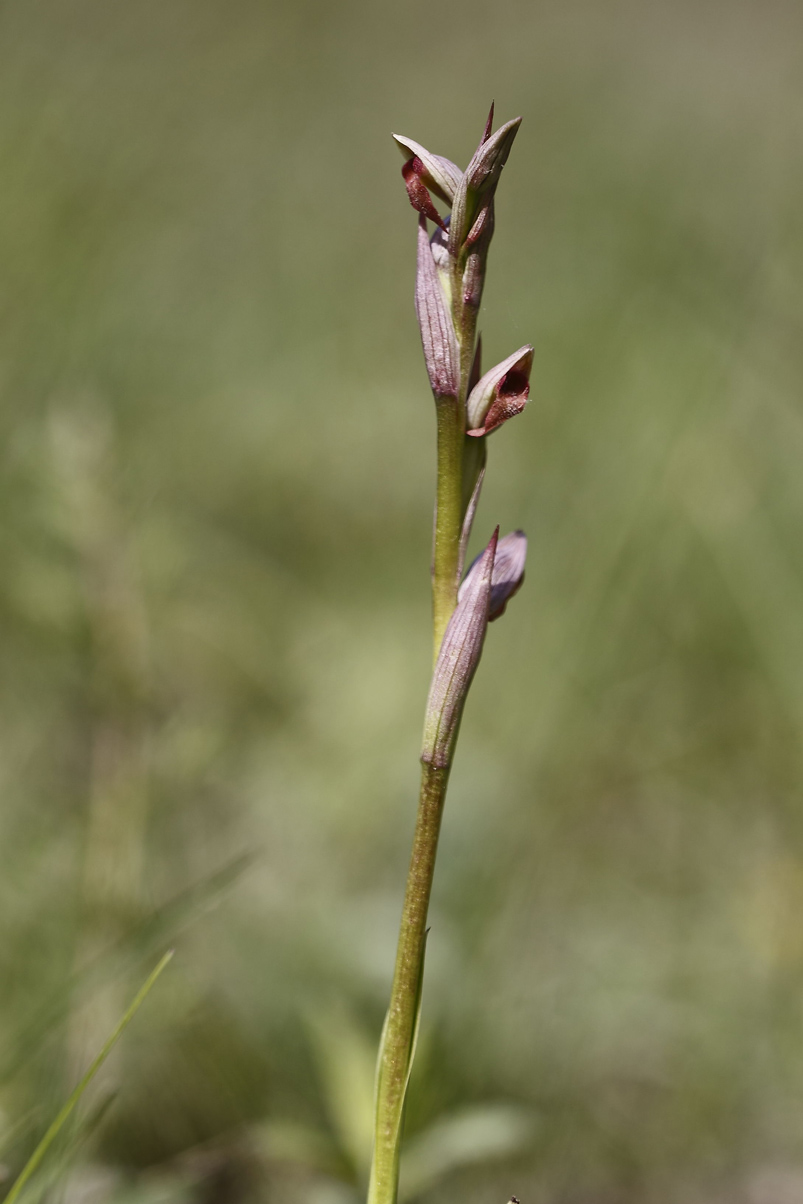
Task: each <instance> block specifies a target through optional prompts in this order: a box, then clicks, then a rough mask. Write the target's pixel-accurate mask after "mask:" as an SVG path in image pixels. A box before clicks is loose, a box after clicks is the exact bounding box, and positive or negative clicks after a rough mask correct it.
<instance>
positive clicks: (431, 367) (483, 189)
mask: <svg viewBox="0 0 803 1204" xmlns="http://www.w3.org/2000/svg"><path fill="white" fill-rule="evenodd" d="M492 122H493V105H492V106H491V112H490V113H489V115H488V121H487V123H486V126H485V131H484V133H483V136H482V139H481V141H480V144H479V146H478V147H477V150H476V151H475V152H474V155H473V156H472V158H471V162H470V163H469V165H468V167H467V168H466V170H465V171H461V170H460V168H459V167H457V165H456V164H454V163H452V161H451V160H450V159H446V158H444V156H442V155H434V154H432V152H431V151H428V150H427V149H426V147H424V146H422V145H421V144H420V143H419V142H415V141H414V140H413V139H412V138H405V137H402V136H401V135H399V134H394V135H393V137H394V138H395V140H396V142H397V144H398V146H399V148H400V150H401V151H402V153H403V154H404V156H405V164H404V167H403V168H402V175H403V177H404V182H405V185H406V188H407V195H408V197H409V198H410V203H411V205H412V206H413V208H414V209H415V210H416V211H417V212H418V213H419V215H420V217H419V235H418V271H417V276H416V310H417V313H418V322H419V326H420V328H421V339H422V343H423V347H424V359H425V362H426V366H427V372H428V375H429V380H430V384H431V386H432V391H433V393H434V395H435V400H436V401H439V400H441V399H443V398H453V399H458V400H459V402H460V404H461V405H462V406H464V407H465V418H466V428H467V434H469V435H474V436H478V437H479V436H484V435H488V434H490V433H491V431H494V430H496V429H497V428H498V427H499V426H501V425H502V424H503V423H504V422H506V421H507V420H508V418H512V417H513V416H514V415H515V414H519V413H521V411H522V409H523V408H524V406H525V404H526V402H527V398H528V395H529V378H530V370H531V367H532V350H533V349H532V347H531V346H529V344H528V345H526V346H524V347H521V348H519V350H518V351H516V352H514V353H513V354H512V355H509V356H508V357H507V358H506V359H505V360H503V361H502V362H501V363H500V364H497V365H496V367H495V368H492V369H491V370H490V372H487V373H486V374H485V375H484V376H482V377H481V376H480V373H481V367H480V352H479V347H477V348H476V349H475V340H476V326H477V316H478V312H479V306H480V301H481V299H482V291H483V286H484V284H485V270H486V263H487V256H488V247H489V245H490V242H491V238H492V235H493V230H494V196H495V193H496V187H497V184H498V182H499V177H500V175H501V172H502V168H503V167H504V165H505V163H506V161H507V157H508V155H509V154H510V148H511V147H512V145H513V140H514V138H515V137H516V134H517V133H518V129H519V126H520V124H521V118H520V117H516V118H514V119H513V120H512V121H508V122H507V123H506V124H505V125H503V126H501V127H500V128H499V129H498V130H497V131H496V133H491V128H492ZM433 198H437V199H438V200H440V201H444V202H445V203H446V204H447V205H449V206H450V207H451V214H450V215H448V216H446V217H442V216H441V214H440V212H439V211H438V209H437V207H436V204H435V199H433ZM427 219H429V220H430V221H432V222H434V223H435V226H436V227H437V228H436V230H435V233H434V235H433V236H432V238H431V239H430V237H429V234H428V232H427V225H426V222H427Z"/></svg>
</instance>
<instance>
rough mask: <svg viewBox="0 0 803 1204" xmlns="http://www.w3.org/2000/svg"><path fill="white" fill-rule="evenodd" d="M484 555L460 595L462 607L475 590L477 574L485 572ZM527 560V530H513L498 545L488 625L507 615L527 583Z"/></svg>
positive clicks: (474, 566)
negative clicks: (475, 576)
mask: <svg viewBox="0 0 803 1204" xmlns="http://www.w3.org/2000/svg"><path fill="white" fill-rule="evenodd" d="M481 558H482V554H480V556H478V557H477V559H476V560H474V561H473V562H472V564H471V565H470V566H469V570H468V572H467V573H466V576H465V579H464V581H463V584H462V585H461V586H460V592H459V593H458V596H457V597H458V604H459V603H460V601H461V599H462V598H463V596H464V594H465V593H466V592H467V591H468V590H470V589H472V581H473V577H474V574H475V573H476V572H479V571H481V569H480V560H481ZM526 559H527V536H526V535H525V534H524V532H523V531H511V532H510V534H509V535H505V536H504V537H503V538H502V539H500V540H499V543H498V544H497V545H496V555H495V556H494V565H493V573H492V575H491V596H490V600H489V603H488V622H489V623H493V621H494V619H498V618H499V617H500V615H503V614H504V613H505V607H506V606H507V604H508V602H509V601H510V599H511V598H512V597H513V595H514V594H515V593H517V592H518V591H519V590H520V589H521V583H522V581H523V580H524V564H525V561H526Z"/></svg>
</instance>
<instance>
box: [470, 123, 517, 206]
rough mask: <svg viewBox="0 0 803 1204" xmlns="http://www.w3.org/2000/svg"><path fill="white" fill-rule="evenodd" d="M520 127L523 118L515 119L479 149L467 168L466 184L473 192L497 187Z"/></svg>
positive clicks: (481, 144)
mask: <svg viewBox="0 0 803 1204" xmlns="http://www.w3.org/2000/svg"><path fill="white" fill-rule="evenodd" d="M520 125H521V118H520V117H514V118H513V120H512V121H508V122H506V123H505V124H504V125H500V127H499V129H498V130H497V131H496V133H495V134H491V136H490V138H488V139H486V140H485V141H484V142H481V143H480V145H479V146H478V147H477V149H476V150H475V152H474V154H473V156H472V158H471V162H470V163H469V165H468V167H467V168H466V184H467V185H468V188H469V189H470V190H471V191H472V192H485V191H486V190H487V189H488V188H492V187H495V186H496V184H497V182H498V180H499V176H500V174H501V172H502V168H503V167H504V166H505V163H506V162H507V157H508V155H509V154H510V148H511V146H512V145H513V139H514V138H515V137H516V134H517V133H518V132H519V126H520Z"/></svg>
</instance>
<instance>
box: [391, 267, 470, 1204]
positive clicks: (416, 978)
mask: <svg viewBox="0 0 803 1204" xmlns="http://www.w3.org/2000/svg"><path fill="white" fill-rule="evenodd" d="M461 280H462V265H461V264H458V263H456V264H455V265H454V277H453V287H452V295H453V297H454V298H455V305H454V321H455V331H456V333H457V339H458V343H459V345H460V386H459V390H458V396H457V397H442V398H439V399H438V401H437V421H438V479H437V492H436V502H435V538H434V547H433V555H432V611H433V641H434V655H435V660H437V657H438V652H439V651H440V646H441V642H442V640H443V636H444V632H445V631H446V627H447V624H448V622H449V619H450V618H451V617H452V612H453V611H454V608H455V606H456V605H457V590H458V586H459V580H458V573H459V561H460V537H461V534H462V529H463V515H464V511H465V499H464V497H463V492H464V490H463V467H464V454H465V442H466V433H465V432H466V419H465V414H466V393H467V389H468V380H469V376H470V374H471V364H472V360H473V357H474V337H475V329H476V311H475V310H474V309H472V308H470V307H469V306H467V305H464V304H463V298H462V291H461V288H462V285H461ZM469 467H470V468H471V469H472V470H473V468H474V467H475V466H474V464H473V460H471V462H470V465H469ZM467 484H468V482H467ZM471 488H473V482H472V483H471ZM470 491H471V490H470V489H469V493H470ZM450 768H451V766H446V767H445V768H435V767H434V766H432V765H428V764H426V763H424V764H423V770H422V775H421V793H420V796H419V803H418V816H417V818H416V825H415V835H414V837H413V852H412V857H411V859H410V869H409V872H408V874H407V887H406V890H405V895H404V907H403V909H402V920H401V928H400V931H399V944H398V947H397V951H396V969H395V972H394V975H393V986H392V988H391V994H390V1007H389V1009H388V1015H387V1019H386V1021H385V1031H384V1033H383V1036H382V1045H381V1047H380V1051H379V1064H378V1066H377V1091H376V1132H375V1137H374V1156H373V1162H372V1165H371V1179H370V1183H369V1187H368V1204H396V1198H397V1194H398V1183H399V1156H400V1150H401V1136H402V1122H403V1119H404V1097H405V1093H406V1090H407V1081H408V1079H409V1076H410V1067H411V1065H412V1059H413V1052H414V1045H415V1035H416V1028H417V1024H418V1015H419V1010H420V1004H421V979H422V975H423V969H424V946H425V944H426V932H427V929H426V925H427V911H428V909H429V898H430V894H431V892H432V879H433V876H434V873H435V855H436V853H437V850H438V834H439V832H440V826H441V815H442V813H443V803H444V799H445V798H446V785H447V782H448V780H449V769H450Z"/></svg>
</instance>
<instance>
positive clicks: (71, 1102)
mask: <svg viewBox="0 0 803 1204" xmlns="http://www.w3.org/2000/svg"><path fill="white" fill-rule="evenodd" d="M172 956H173V950H172V949H171V950H170V951H169V952H168V953H166V954H165V955H164V957H163V958H162V960H161V961H160V962H159V964H158V966H157V967H156V969H155V970H152V971H151V973H150V974H149V975H148V977H147V978H146V980H145V982H144V983H143V984H142V986H141V987H140V989H139V990H138V991H137V993H136V995H135V996H134V998H133V1000H132V1001H131V1003H130V1004H129V1007H128V1009H127V1011H126V1012H125V1013H124V1015H123V1016H122V1018H121V1019H120V1021H119V1022H118V1024H117V1027H116V1028H115V1029H114V1032H112V1034H111V1035H110V1036H109V1037H108V1038H107V1040H106V1043H105V1045H104V1046H103V1048H102V1049H101V1051H100V1053H99V1054H98V1055H97V1057H96V1058H95V1059H94V1061H93V1062H92V1064H91V1066H90V1067H89V1069H88V1070H87V1072H86V1074H85V1075H84V1076H83V1078H82V1079H81V1080H80V1082H79V1083H78V1085H77V1087H76V1088H75V1090H74V1091H73V1092H72V1094H71V1095H70V1097H69V1099H68V1100H67V1101H66V1103H65V1104H64V1106H63V1107H62V1109H61V1111H60V1112H59V1113H58V1115H57V1116H56V1118H55V1120H54V1121H53V1123H52V1124H51V1125H50V1128H49V1129H48V1130H47V1132H46V1133H45V1135H44V1137H43V1138H42V1140H41V1141H40V1142H39V1145H38V1146H37V1147H36V1149H35V1150H34V1152H33V1153H32V1154H31V1156H30V1158H29V1159H28V1161H27V1162H26V1164H25V1166H24V1167H23V1168H22V1170H21V1172H20V1174H19V1176H18V1178H17V1180H16V1181H15V1183H14V1186H13V1187H12V1188H11V1191H10V1192H9V1193H8V1195H7V1196H6V1198H5V1204H15V1201H16V1200H17V1199H19V1196H20V1193H21V1192H22V1189H23V1188H24V1187H25V1185H26V1183H27V1182H28V1181H29V1179H30V1178H31V1176H32V1175H33V1174H34V1172H35V1171H36V1170H37V1169H38V1167H39V1164H40V1163H41V1161H42V1159H43V1158H44V1156H45V1154H46V1153H47V1151H48V1150H49V1149H50V1146H51V1145H52V1144H53V1142H54V1141H55V1139H56V1137H57V1136H58V1134H59V1132H60V1131H61V1129H62V1127H63V1125H64V1124H65V1122H66V1121H67V1120H68V1119H69V1117H70V1115H71V1113H72V1111H73V1109H74V1108H75V1106H76V1104H77V1103H78V1101H79V1100H80V1098H81V1096H82V1095H83V1094H84V1092H85V1091H86V1089H87V1087H88V1086H89V1084H90V1083H91V1082H92V1079H93V1078H94V1077H95V1075H96V1074H97V1072H98V1071H99V1070H100V1068H101V1066H102V1065H103V1063H104V1062H105V1061H106V1059H107V1058H108V1056H109V1054H110V1053H111V1051H112V1049H113V1048H114V1046H115V1045H116V1044H117V1042H118V1040H119V1039H120V1037H121V1036H122V1034H123V1031H124V1029H126V1028H127V1027H128V1025H129V1024H130V1022H131V1021H132V1020H133V1018H134V1016H135V1015H136V1013H137V1012H138V1011H139V1008H140V1005H141V1004H142V1003H143V1002H144V999H145V996H146V995H147V994H148V993H149V991H150V989H151V987H152V986H153V985H154V983H155V982H156V980H157V978H158V977H159V975H160V974H161V973H162V970H164V968H165V966H166V965H167V963H168V962H169V961H170V959H171V958H172Z"/></svg>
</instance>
